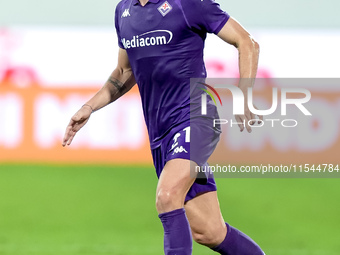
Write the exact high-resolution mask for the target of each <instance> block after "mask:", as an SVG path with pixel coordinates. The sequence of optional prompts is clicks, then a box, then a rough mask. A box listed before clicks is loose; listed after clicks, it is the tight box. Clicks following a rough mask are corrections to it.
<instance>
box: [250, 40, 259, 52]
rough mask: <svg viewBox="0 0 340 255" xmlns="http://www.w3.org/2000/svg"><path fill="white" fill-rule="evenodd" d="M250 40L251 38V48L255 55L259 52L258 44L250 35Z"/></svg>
mask: <svg viewBox="0 0 340 255" xmlns="http://www.w3.org/2000/svg"><path fill="white" fill-rule="evenodd" d="M250 40H251V43H252V48H253V50H254V52H255V53H256V54H257V55H258V54H260V44H259V43H258V42H257V41H255V39H254V38H252V37H251V38H250Z"/></svg>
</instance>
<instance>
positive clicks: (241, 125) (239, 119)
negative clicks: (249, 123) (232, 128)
mask: <svg viewBox="0 0 340 255" xmlns="http://www.w3.org/2000/svg"><path fill="white" fill-rule="evenodd" d="M235 119H236V122H237V125H238V126H239V128H240V131H241V132H243V130H244V116H243V115H236V116H235Z"/></svg>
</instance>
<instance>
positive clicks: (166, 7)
mask: <svg viewBox="0 0 340 255" xmlns="http://www.w3.org/2000/svg"><path fill="white" fill-rule="evenodd" d="M171 10H172V6H171V5H170V4H169V3H168V1H165V2H164V3H163V4H162V5H161V6H159V7H158V11H159V12H160V13H161V14H162V15H163V17H164V16H165V15H167V14H168V13H169V12H170V11H171Z"/></svg>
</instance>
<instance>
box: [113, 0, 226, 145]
mask: <svg viewBox="0 0 340 255" xmlns="http://www.w3.org/2000/svg"><path fill="white" fill-rule="evenodd" d="M228 19H229V15H228V14H227V13H226V12H224V11H222V10H221V9H220V8H219V5H218V4H217V3H216V2H215V1H213V0H204V1H200V0H159V1H158V0H157V1H156V0H154V1H149V2H148V3H147V4H146V5H145V6H141V5H140V4H139V3H138V1H136V0H122V1H121V2H120V3H119V4H118V5H117V8H116V13H115V26H116V30H117V35H118V43H119V46H120V47H121V48H123V49H126V51H127V54H128V57H129V61H130V64H131V67H132V70H133V73H134V75H135V78H136V81H137V84H138V87H139V91H140V95H141V99H142V105H143V112H144V118H145V122H146V125H147V128H148V133H149V139H150V145H151V149H154V148H156V147H158V146H159V144H160V143H161V140H162V138H163V137H164V136H165V135H166V134H167V133H168V132H169V131H170V130H171V129H173V128H174V127H175V126H176V125H178V124H180V123H183V122H185V121H188V120H189V119H190V103H191V102H190V78H205V77H206V76H207V74H206V69H205V65H204V62H203V48H204V42H205V38H206V34H207V33H215V34H217V33H218V32H219V31H220V29H221V28H222V27H223V26H224V24H225V23H226V22H227V21H228Z"/></svg>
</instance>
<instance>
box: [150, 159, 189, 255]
mask: <svg viewBox="0 0 340 255" xmlns="http://www.w3.org/2000/svg"><path fill="white" fill-rule="evenodd" d="M194 181H195V177H194V176H191V175H190V161H189V160H185V159H173V160H170V161H168V162H167V163H166V165H165V166H164V169H163V171H162V173H161V175H160V178H159V182H158V185H157V191H156V208H157V211H158V213H159V218H160V219H161V221H162V224H163V228H164V252H165V255H175V254H176V255H191V253H192V237H191V231H190V226H189V222H188V219H187V217H186V214H185V209H184V208H183V207H184V200H185V196H186V194H187V193H188V190H189V189H190V187H191V185H192V184H193V183H194Z"/></svg>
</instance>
